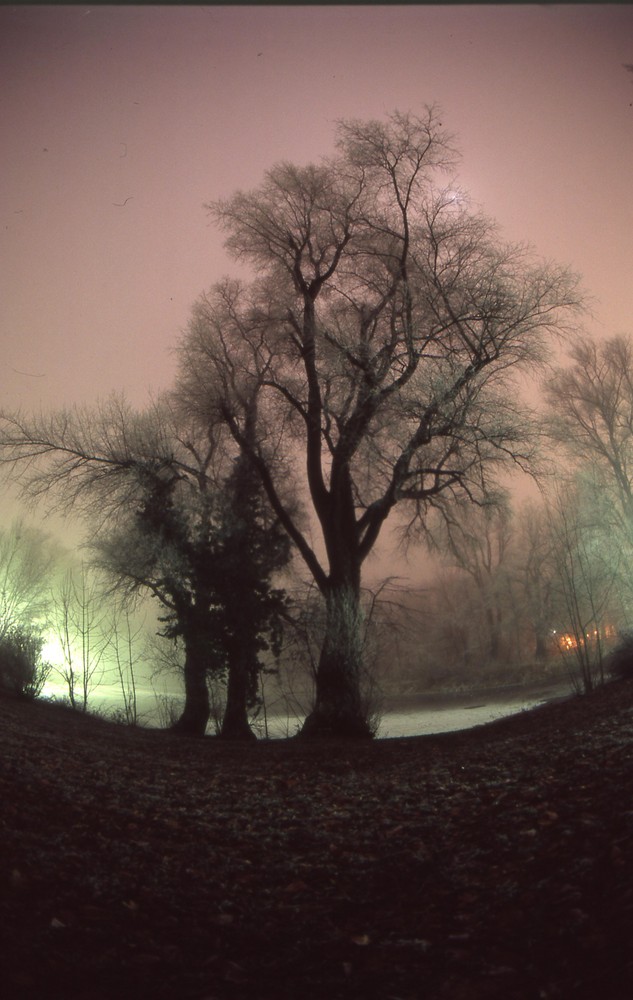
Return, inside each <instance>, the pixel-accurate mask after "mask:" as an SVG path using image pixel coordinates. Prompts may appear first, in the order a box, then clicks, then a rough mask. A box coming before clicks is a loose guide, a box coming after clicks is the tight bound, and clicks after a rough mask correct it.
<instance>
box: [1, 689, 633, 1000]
mask: <svg viewBox="0 0 633 1000" xmlns="http://www.w3.org/2000/svg"><path fill="white" fill-rule="evenodd" d="M0 753H1V759H0V760H1V763H0V796H1V798H0V809H1V813H0V848H1V849H0V879H1V887H2V888H1V891H2V896H1V899H0V919H1V921H2V944H1V949H2V954H1V956H0V977H1V981H0V991H1V992H2V995H3V996H6V997H8V998H9V1000H13V998H16V1000H18V998H34V1000H35V998H38V1000H46V998H57V997H60V998H64V1000H66V998H68V1000H79V998H81V1000H106V998H107V1000H119V998H124V997H139V998H148V1000H149V998H152V1000H154V998H156V1000H161V998H164V1000H167V998H169V1000H242V998H243V1000H246V998H248V1000H260V998H266V997H276V998H280V1000H337V998H341V1000H342V998H345V1000H352V998H354V1000H364V998H380V1000H435V998H443V997H447V998H451V1000H465V998H468V1000H484V998H486V1000H489V998H499V1000H501V998H503V1000H530V998H534V1000H554V998H561V1000H575V998H581V997H582V998H591V1000H595V998H600V1000H625V998H626V1000H629V998H630V997H631V996H633V683H631V682H618V683H617V684H613V685H611V686H610V687H609V688H607V689H606V690H604V691H603V692H599V693H597V694H596V695H594V696H592V697H590V698H582V699H579V698H577V699H572V700H570V701H568V702H565V703H561V704H550V705H547V706H544V707H542V708H539V709H536V710H534V711H532V712H529V713H523V714H521V715H520V716H517V717H514V718H512V719H506V720H502V721H500V722H497V723H493V724H491V725H489V726H485V727H481V728H479V729H476V730H470V731H468V732H462V733H450V734H446V735H443V736H433V737H428V736H427V737H419V738H408V739H400V740H385V741H377V742H374V743H371V744H368V745H345V744H320V745H310V744H304V743H301V742H298V741H283V742H275V743H267V744H257V745H254V746H250V745H249V746H244V747H242V746H230V745H225V744H222V743H221V742H219V741H217V740H214V739H208V740H204V741H200V742H196V741H187V740H183V739H182V738H178V737H175V736H173V735H170V734H166V733H158V732H149V731H143V730H140V731H139V730H127V729H123V728H119V727H116V726H114V725H111V724H108V723H106V722H104V721H100V720H95V719H90V718H84V717H81V716H77V715H74V714H71V713H69V712H68V711H64V710H61V709H55V708H54V707H52V706H47V705H45V704H28V703H23V702H17V701H12V700H8V699H0Z"/></svg>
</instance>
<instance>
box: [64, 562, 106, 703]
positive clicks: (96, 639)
mask: <svg viewBox="0 0 633 1000" xmlns="http://www.w3.org/2000/svg"><path fill="white" fill-rule="evenodd" d="M53 607H54V610H53V622H54V626H53V628H54V632H55V634H56V637H57V640H58V642H59V645H60V648H61V650H62V654H63V662H62V663H61V664H60V665H58V666H56V667H55V672H56V673H57V674H58V675H59V677H60V678H61V679H62V681H63V682H64V685H65V687H66V691H67V693H68V700H69V702H70V704H71V706H72V707H73V708H74V709H77V710H79V711H81V712H87V711H88V702H89V699H90V695H91V693H92V692H93V691H94V689H95V688H97V687H98V686H99V684H100V683H101V681H102V679H103V675H104V669H105V668H104V663H103V658H104V654H105V651H106V648H107V646H108V644H109V641H110V628H109V623H108V618H107V610H106V607H105V606H104V597H103V588H102V587H101V586H100V585H99V581H98V580H97V578H96V576H95V574H94V573H92V572H90V570H89V569H88V567H87V566H86V565H85V563H81V565H80V566H79V567H78V568H76V569H70V570H68V571H67V573H66V575H65V577H64V579H63V580H62V582H61V584H60V586H59V587H58V588H57V590H56V592H55V594H54V598H53Z"/></svg>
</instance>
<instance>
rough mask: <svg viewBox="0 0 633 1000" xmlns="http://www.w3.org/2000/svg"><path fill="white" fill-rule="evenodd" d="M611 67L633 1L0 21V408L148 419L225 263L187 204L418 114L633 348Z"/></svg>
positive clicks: (201, 11)
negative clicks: (149, 403) (90, 406)
mask: <svg viewBox="0 0 633 1000" xmlns="http://www.w3.org/2000/svg"><path fill="white" fill-rule="evenodd" d="M623 64H633V7H630V6H616V5H613V6H611V5H595V6H594V5H592V6H583V5H571V6H558V5H555V6H549V5H547V6H507V7H506V6H490V7H487V6H465V7H439V6H438V7H433V6H403V7H393V6H386V5H385V6H367V7H360V6H349V7H346V6H321V7H310V6H296V7H292V6H291V7H287V6H282V7H274V6H269V7H266V6H258V7H233V6H226V7H222V6H206V7H205V6H198V7H181V6H174V7H151V6H145V7H122V6H121V7H117V6H111V7H99V6H97V7H89V6H85V7H83V6H68V7H52V6H51V7H46V6H42V7H20V6H14V7H3V8H1V9H0V73H1V78H0V94H1V95H2V97H1V99H0V129H1V135H2V139H3V157H2V160H3V169H2V172H1V180H0V185H1V188H0V190H1V206H2V218H1V244H0V253H1V275H2V277H1V281H2V286H1V289H0V331H1V338H2V341H1V343H2V350H1V353H0V399H1V400H2V404H3V405H5V406H17V405H20V406H23V407H24V408H25V409H32V408H35V407H37V408H39V406H40V403H42V404H44V405H47V406H48V405H49V404H52V405H55V404H57V405H61V404H67V403H71V402H90V401H91V400H94V399H95V397H96V396H98V395H106V394H108V393H109V392H110V391H111V390H113V389H117V390H124V391H125V392H126V393H127V394H128V395H129V397H130V398H131V399H132V400H133V401H134V402H135V403H138V404H142V403H143V402H144V400H145V399H146V398H147V394H148V390H149V389H150V387H153V388H155V389H159V388H161V387H165V386H167V385H168V384H169V383H170V380H171V378H172V375H173V372H174V366H175V362H174V357H173V354H172V350H171V349H172V347H173V345H174V343H175V342H176V340H177V338H178V335H179V332H180V331H181V330H182V329H183V328H184V326H185V325H186V323H187V320H188V316H189V311H190V307H191V305H192V303H193V301H194V300H195V299H196V297H197V296H198V295H199V294H200V293H201V292H202V291H203V290H205V289H207V288H208V287H209V286H210V285H211V284H212V283H213V282H214V281H216V280H217V279H218V278H220V277H222V275H223V274H225V273H227V272H229V271H230V270H231V268H232V267H233V265H232V263H231V262H230V261H229V260H228V259H227V258H226V256H225V255H224V251H223V248H222V240H221V237H220V235H219V234H218V232H217V231H216V230H215V229H214V228H213V227H212V226H211V225H210V223H209V219H208V217H207V214H206V212H205V210H204V208H203V203H204V202H205V201H210V200H213V199H215V198H218V197H222V196H226V195H229V194H230V193H232V191H233V190H234V189H236V188H237V187H251V186H254V185H256V184H257V183H258V182H259V181H260V179H261V177H262V172H263V171H264V170H265V169H266V168H267V167H268V166H270V165H272V164H273V163H274V162H276V161H277V160H280V159H291V160H295V161H297V162H300V163H304V162H307V161H310V160H315V159H318V158H319V156H321V155H323V154H328V153H330V152H331V151H332V148H333V147H332V137H333V123H334V122H335V120H336V119H338V118H345V117H360V118H365V117H380V116H383V115H384V114H385V113H386V112H388V111H390V110H393V109H394V108H398V109H400V110H413V111H416V110H417V109H420V108H422V106H423V105H424V104H425V103H433V102H436V103H438V104H439V105H440V106H441V108H442V114H443V122H444V124H445V125H446V126H447V127H449V128H450V129H451V130H453V131H454V132H455V133H457V136H458V140H459V145H460V147H461V150H462V152H463V165H462V168H461V170H460V174H459V179H460V182H461V183H462V185H463V186H465V187H466V188H467V189H469V190H470V192H471V193H472V195H473V196H474V198H475V200H476V201H477V202H479V203H481V205H483V207H484V208H485V209H486V211H487V212H488V213H489V214H490V215H492V216H493V217H495V218H496V219H497V220H498V222H499V223H500V224H501V225H502V227H503V231H504V233H505V235H506V236H507V237H509V238H511V239H517V240H527V241H529V242H531V243H533V244H534V245H535V246H536V248H537V249H538V251H539V252H540V253H541V254H543V255H544V256H546V257H549V258H552V259H557V260H560V261H561V262H565V263H569V264H571V265H572V266H573V267H574V268H575V269H577V270H579V271H580V272H581V273H582V274H583V275H584V278H585V284H586V287H587V290H588V291H589V292H590V293H591V294H592V295H593V296H595V297H596V300H597V301H596V303H595V318H594V319H593V320H592V321H591V323H590V329H591V330H592V332H594V333H595V334H596V335H598V336H608V335H612V334H615V333H619V332H627V331H628V332H632V333H633V322H632V316H633V308H632V306H633V280H632V278H633V275H632V265H633V182H632V181H633V171H632V164H633V73H632V72H630V71H627V69H626V68H625V66H624V65H623Z"/></svg>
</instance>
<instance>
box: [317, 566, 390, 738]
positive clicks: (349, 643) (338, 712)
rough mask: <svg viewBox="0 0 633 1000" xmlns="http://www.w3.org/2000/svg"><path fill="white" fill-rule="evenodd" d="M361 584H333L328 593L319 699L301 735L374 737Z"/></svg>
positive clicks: (318, 679)
mask: <svg viewBox="0 0 633 1000" xmlns="http://www.w3.org/2000/svg"><path fill="white" fill-rule="evenodd" d="M360 678H361V613H360V595H359V588H358V587H354V586H352V585H339V586H332V587H330V589H329V590H328V592H327V593H326V628H325V640H324V643H323V648H322V650H321V656H320V659H319V665H318V668H317V676H316V700H315V705H314V709H313V711H312V712H311V713H310V715H309V716H308V717H307V719H306V721H305V723H304V725H303V728H302V730H301V733H300V736H301V737H305V738H307V739H318V738H325V739H327V738H333V739H340V738H344V739H349V738H352V739H359V738H361V739H370V738H371V737H372V735H373V734H372V732H371V729H370V727H369V725H368V723H367V719H366V713H365V712H364V710H363V705H362V698H361V686H360Z"/></svg>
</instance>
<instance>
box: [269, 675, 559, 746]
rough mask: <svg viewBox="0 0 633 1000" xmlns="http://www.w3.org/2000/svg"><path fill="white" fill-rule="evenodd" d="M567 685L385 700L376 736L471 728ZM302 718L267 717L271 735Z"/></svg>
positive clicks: (555, 694) (291, 729) (292, 729)
mask: <svg viewBox="0 0 633 1000" xmlns="http://www.w3.org/2000/svg"><path fill="white" fill-rule="evenodd" d="M569 694H570V688H569V685H568V684H560V683H559V684H556V685H551V686H542V687H531V688H508V689H506V690H505V691H504V690H495V691H486V692H479V693H475V694H472V695H462V694H459V695H448V694H443V695H420V696H418V697H411V698H406V699H404V698H401V699H397V700H394V701H393V702H392V703H391V704H389V703H387V705H386V706H385V709H384V711H383V713H382V717H381V720H380V725H379V728H378V734H377V735H378V739H389V738H394V737H398V736H424V735H430V734H432V733H448V732H454V731H455V730H458V729H472V728H473V727H474V726H481V725H483V724H484V723H486V722H493V721H494V719H501V718H503V717H504V716H507V715H514V714H516V713H517V712H523V711H526V710H527V709H530V708H535V707H536V706H537V705H542V704H544V703H545V702H547V701H552V700H554V699H558V698H564V697H567V696H569ZM302 722H303V719H302V718H299V717H298V716H295V717H291V718H288V717H286V716H284V717H283V718H282V717H281V716H270V717H269V718H268V735H269V737H271V738H273V739H274V738H279V737H284V736H292V735H294V733H296V732H297V730H298V729H299V728H300V726H301V723H302Z"/></svg>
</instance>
